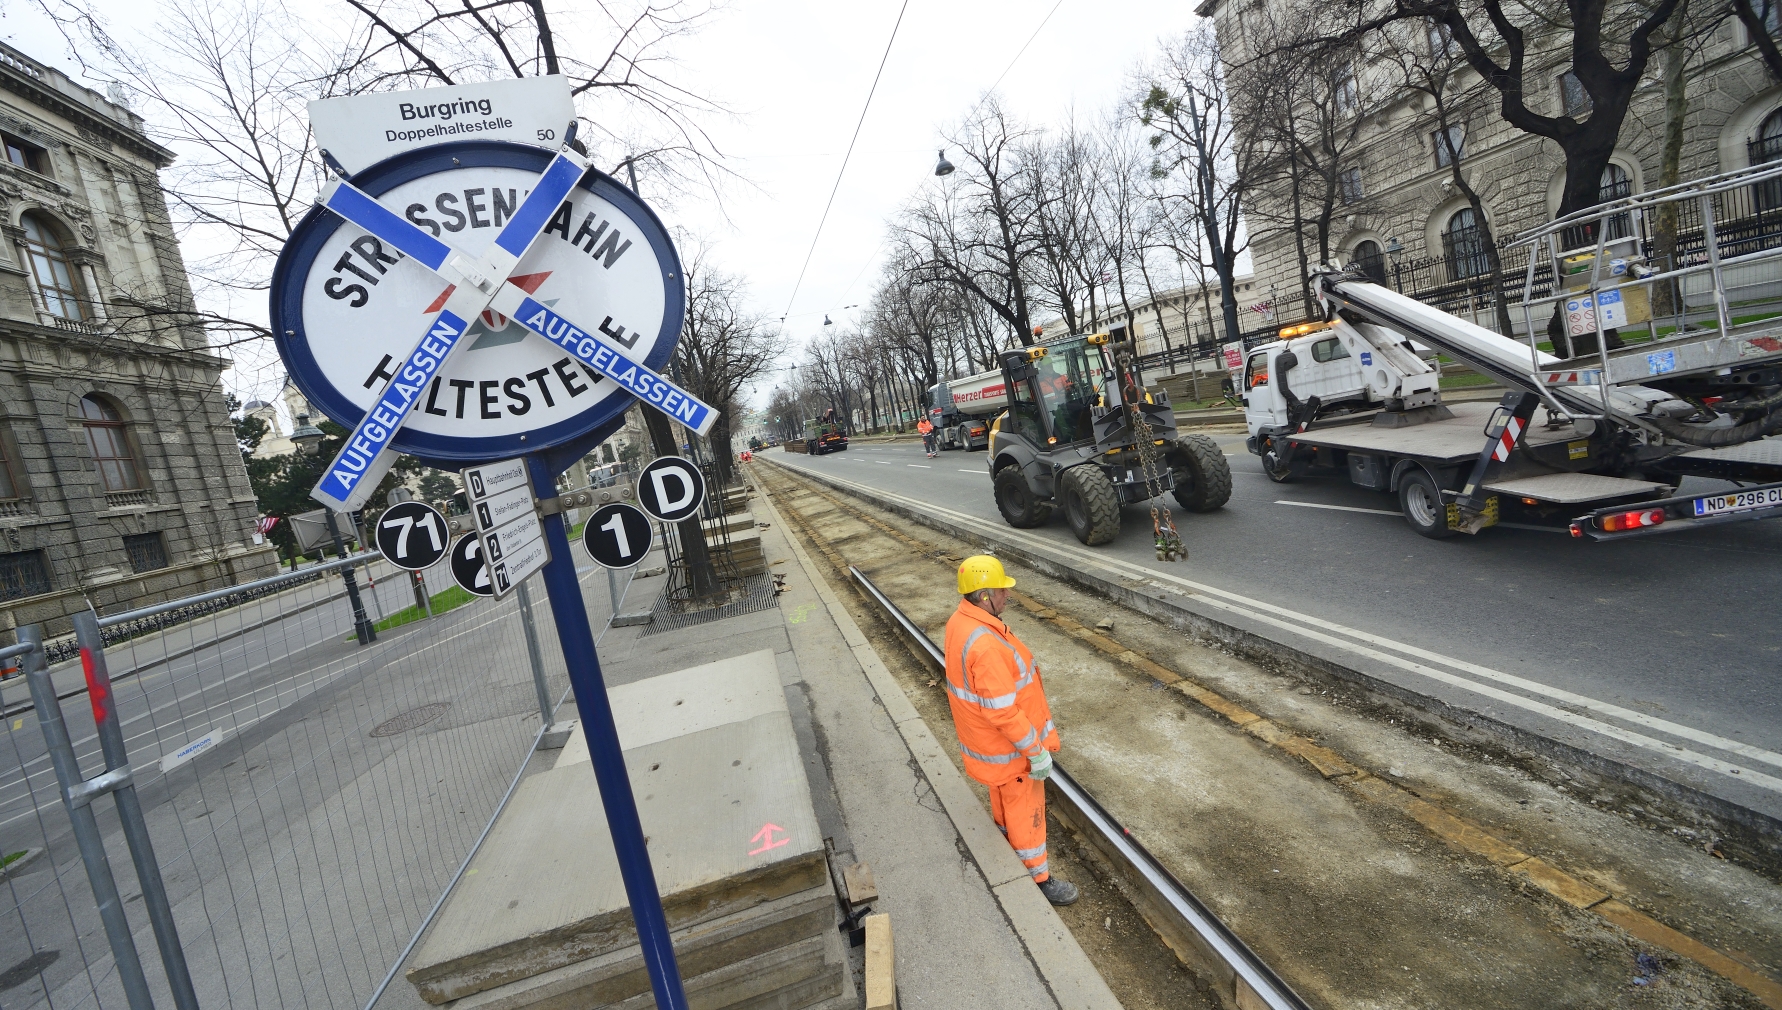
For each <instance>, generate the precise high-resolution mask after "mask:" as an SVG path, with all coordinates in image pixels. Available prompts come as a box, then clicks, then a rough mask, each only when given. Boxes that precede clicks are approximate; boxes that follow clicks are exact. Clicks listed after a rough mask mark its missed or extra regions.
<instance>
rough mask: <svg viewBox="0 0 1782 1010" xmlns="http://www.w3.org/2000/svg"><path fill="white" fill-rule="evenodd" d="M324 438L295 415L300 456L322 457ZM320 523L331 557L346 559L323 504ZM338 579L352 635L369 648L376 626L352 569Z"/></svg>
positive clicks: (295, 440)
mask: <svg viewBox="0 0 1782 1010" xmlns="http://www.w3.org/2000/svg"><path fill="white" fill-rule="evenodd" d="M326 437H327V436H326V435H325V434H323V432H322V429H320V428H318V427H316V426H315V425H313V424H311V423H309V415H308V414H298V415H297V427H295V428H293V429H291V442H292V443H293V444H295V445H296V446H297V454H298V455H299V456H319V455H321V452H322V439H324V438H326ZM322 521H323V522H326V523H327V524H328V535H329V536H331V537H333V538H334V555H335V556H336V557H340V558H344V557H346V556H347V550H346V541H345V540H343V539H342V538H341V536H340V524H339V523H337V522H335V519H334V510H333V509H331V508H329V507H327V506H326V505H324V506H322ZM340 577H341V580H342V581H344V582H345V583H346V591H347V599H349V600H350V601H352V605H353V632H354V634H356V635H357V636H358V637H359V644H360V645H370V644H371V643H373V642H375V641H377V627H376V626H375V625H373V624H372V623H371V618H370V617H368V616H366V614H365V604H364V603H363V602H362V601H361V600H360V599H359V580H357V579H355V578H354V577H353V566H351V565H348V566H346V567H345V568H343V569H341V570H340Z"/></svg>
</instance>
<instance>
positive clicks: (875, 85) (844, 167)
mask: <svg viewBox="0 0 1782 1010" xmlns="http://www.w3.org/2000/svg"><path fill="white" fill-rule="evenodd" d="M1060 2H1062V0H1060ZM909 9H910V0H903V6H902V7H899V8H898V9H897V21H896V23H894V24H893V25H892V26H891V37H890V38H888V39H886V40H885V54H884V55H883V56H880V57H879V69H878V71H877V72H876V73H874V74H873V75H872V87H871V88H870V89H868V91H867V92H866V104H865V105H863V106H861V108H860V120H859V121H858V122H856V123H855V124H854V136H853V137H851V138H850V139H849V140H848V153H847V154H844V155H842V163H841V168H839V169H837V170H836V172H835V185H834V186H833V187H831V188H830V190H829V202H828V203H825V204H824V205H823V216H822V217H821V218H819V219H818V220H817V233H816V234H815V235H812V236H811V247H810V249H809V250H808V251H806V252H805V254H804V266H802V267H799V268H798V280H797V281H796V282H795V283H794V284H793V285H792V297H791V298H789V299H787V300H786V311H785V313H784V315H787V316H789V315H791V314H792V306H793V305H794V304H795V303H796V302H797V301H798V289H799V288H801V287H803V286H804V275H805V272H806V271H807V270H809V269H810V268H811V257H812V256H815V255H816V253H817V240H818V239H821V238H822V237H823V225H824V224H826V223H828V221H829V209H830V208H831V207H833V206H835V194H837V193H839V192H841V181H842V176H843V175H845V174H847V171H848V160H849V159H850V158H852V157H854V144H855V143H856V142H857V141H859V140H860V128H861V127H863V126H865V125H866V113H867V112H868V110H870V109H871V108H872V97H873V96H874V95H876V94H878V91H879V78H881V77H883V76H884V74H885V63H886V62H887V61H888V60H890V59H891V46H892V45H893V44H894V43H896V41H897V30H898V29H899V28H901V27H902V26H903V15H904V12H905V11H907V10H909ZM1049 16H1050V15H1048V17H1049ZM782 318H783V317H782Z"/></svg>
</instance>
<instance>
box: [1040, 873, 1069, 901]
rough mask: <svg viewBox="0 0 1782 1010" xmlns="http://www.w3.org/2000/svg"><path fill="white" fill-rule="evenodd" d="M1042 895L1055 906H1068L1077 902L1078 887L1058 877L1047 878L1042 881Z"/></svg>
mask: <svg viewBox="0 0 1782 1010" xmlns="http://www.w3.org/2000/svg"><path fill="white" fill-rule="evenodd" d="M1039 889H1040V893H1041V894H1043V895H1045V896H1046V900H1047V901H1049V902H1051V903H1052V904H1054V905H1068V904H1070V903H1071V902H1073V901H1076V900H1077V885H1075V884H1073V883H1071V882H1070V881H1068V880H1059V879H1058V878H1057V877H1047V878H1046V879H1044V880H1042V881H1040V884H1039Z"/></svg>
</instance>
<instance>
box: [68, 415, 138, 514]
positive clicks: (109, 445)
mask: <svg viewBox="0 0 1782 1010" xmlns="http://www.w3.org/2000/svg"><path fill="white" fill-rule="evenodd" d="M80 420H81V424H82V425H84V426H85V427H86V429H87V449H88V450H89V451H91V452H92V454H93V462H95V463H97V464H98V465H99V482H100V483H101V484H103V485H104V487H105V490H106V492H107V493H111V492H115V491H140V490H141V489H142V477H141V475H140V474H139V473H138V472H137V469H136V454H135V453H133V452H131V451H130V435H129V433H128V432H127V431H125V430H124V419H123V417H121V416H119V414H118V412H117V408H115V407H113V406H112V405H111V404H109V403H106V402H105V401H104V400H101V399H99V398H98V397H96V396H83V397H81V398H80Z"/></svg>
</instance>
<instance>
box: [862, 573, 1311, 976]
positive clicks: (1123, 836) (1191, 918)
mask: <svg viewBox="0 0 1782 1010" xmlns="http://www.w3.org/2000/svg"><path fill="white" fill-rule="evenodd" d="M848 574H849V575H852V576H853V577H854V581H855V582H857V583H859V584H860V587H861V588H862V589H864V590H865V591H866V593H867V595H868V596H871V597H872V598H873V600H874V601H875V602H877V603H878V605H879V607H880V608H881V609H883V610H884V612H885V614H886V616H888V617H889V618H891V620H892V622H893V623H895V624H896V625H897V626H898V627H899V628H900V629H901V630H902V631H903V633H904V635H905V637H907V638H908V639H909V641H910V644H912V645H914V646H916V647H917V648H919V649H921V650H922V652H923V653H924V654H925V655H926V656H927V657H928V661H929V663H930V664H932V665H933V666H934V667H935V668H936V669H937V670H940V671H941V672H943V673H944V672H945V670H946V656H945V654H944V653H943V652H942V651H941V649H940V647H939V646H937V645H935V644H934V641H933V640H932V639H930V638H929V637H928V635H927V633H926V632H924V631H923V630H922V629H921V628H919V627H917V626H916V624H915V622H913V621H911V620H910V619H909V617H908V616H906V615H905V614H904V612H903V611H901V610H899V609H898V608H897V605H896V604H894V603H892V602H891V600H890V599H889V598H887V597H886V596H885V594H884V593H883V592H880V591H879V587H877V586H875V585H873V583H872V580H871V579H869V578H867V577H866V574H865V573H864V572H862V571H861V570H860V569H859V568H856V567H855V566H853V565H849V566H848ZM1047 782H1048V783H1049V784H1050V785H1051V786H1052V787H1053V788H1054V789H1056V790H1057V791H1058V793H1059V794H1060V796H1061V797H1062V798H1063V799H1064V801H1065V803H1066V804H1067V805H1068V806H1069V807H1071V808H1073V809H1072V810H1071V813H1072V814H1073V815H1074V816H1072V817H1071V818H1070V819H1071V820H1072V821H1073V822H1074V823H1075V826H1077V827H1078V828H1079V829H1080V830H1084V831H1085V833H1087V834H1090V835H1092V836H1094V841H1095V843H1096V847H1097V848H1098V849H1100V850H1101V851H1102V852H1103V853H1104V854H1107V855H1109V856H1110V857H1113V858H1114V859H1115V860H1116V861H1117V862H1119V863H1121V864H1123V865H1124V867H1126V868H1127V869H1128V870H1129V871H1130V873H1131V874H1132V875H1133V876H1136V877H1137V878H1138V879H1137V880H1135V881H1132V882H1133V883H1136V884H1139V885H1140V886H1141V887H1142V888H1143V890H1144V892H1145V893H1146V895H1147V896H1148V897H1150V898H1151V899H1152V900H1151V901H1150V902H1148V904H1149V905H1150V906H1151V908H1152V909H1154V910H1156V911H1159V912H1162V913H1163V914H1164V915H1166V916H1168V917H1172V918H1173V919H1174V921H1173V922H1169V923H1167V924H1163V925H1162V928H1159V929H1158V932H1159V933H1165V932H1167V933H1171V934H1174V935H1176V936H1183V937H1185V938H1187V939H1189V940H1190V942H1192V943H1193V944H1194V946H1196V947H1198V948H1199V949H1200V950H1201V951H1202V952H1203V953H1205V954H1207V955H1210V956H1211V957H1213V958H1215V959H1217V961H1218V962H1219V963H1220V964H1221V965H1223V966H1224V967H1225V968H1226V969H1227V970H1229V971H1230V972H1231V973H1232V975H1233V976H1235V977H1236V979H1238V980H1239V981H1241V983H1242V984H1243V985H1244V986H1246V987H1248V989H1249V990H1250V992H1249V993H1248V994H1247V995H1250V996H1253V997H1255V1000H1256V1002H1250V1001H1246V1000H1239V1001H1238V1005H1240V1006H1255V1005H1257V1004H1258V1003H1259V1004H1260V1005H1262V1006H1265V1007H1268V1008H1269V1010H1311V1005H1310V1004H1308V1003H1307V1002H1306V1001H1305V1000H1304V999H1302V998H1301V997H1300V995H1299V994H1298V993H1296V992H1294V991H1293V989H1292V987H1291V986H1289V985H1288V984H1287V983H1286V982H1285V981H1283V980H1282V979H1281V977H1280V976H1279V975H1277V974H1275V972H1274V969H1272V968H1270V967H1269V966H1268V965H1267V963H1265V962H1264V961H1263V960H1262V958H1260V957H1258V956H1257V955H1256V952H1255V951H1253V950H1251V949H1250V948H1249V946H1248V945H1246V944H1245V943H1244V941H1243V940H1241V939H1239V938H1238V936H1237V934H1236V933H1233V932H1232V931H1231V929H1230V927H1228V926H1226V925H1225V923H1224V922H1222V921H1221V920H1220V919H1219V917H1218V916H1217V915H1215V914H1214V913H1213V911H1212V910H1211V909H1209V908H1208V907H1207V906H1206V904H1205V903H1204V902H1202V901H1201V900H1200V899H1199V898H1197V897H1195V896H1194V893H1193V892H1192V891H1190V890H1188V888H1187V886H1186V885H1184V884H1183V883H1182V882H1181V881H1179V880H1177V879H1176V878H1175V876H1174V875H1173V874H1171V873H1170V872H1169V870H1167V869H1165V868H1164V866H1163V864H1162V863H1160V862H1158V861H1157V858H1156V857H1155V856H1153V855H1151V853H1150V851H1149V850H1147V849H1146V848H1145V847H1144V846H1143V845H1142V844H1140V843H1139V841H1138V840H1137V839H1136V838H1134V837H1133V836H1132V832H1130V831H1129V830H1127V829H1126V828H1125V827H1124V826H1123V825H1121V824H1120V822H1119V821H1117V820H1115V819H1114V816H1113V815H1112V814H1110V813H1109V812H1108V811H1107V809H1106V808H1105V807H1103V806H1102V805H1101V803H1100V802H1098V801H1097V800H1096V799H1095V797H1094V796H1092V795H1091V794H1090V793H1089V791H1088V790H1087V789H1084V788H1083V787H1082V786H1081V785H1080V784H1078V783H1077V781H1076V779H1074V778H1072V777H1071V776H1070V774H1069V773H1068V772H1066V771H1065V770H1064V767H1063V766H1062V765H1060V764H1058V763H1056V762H1054V763H1053V765H1052V774H1051V776H1050V777H1049V778H1048V779H1047ZM1159 925H1160V924H1158V923H1155V922H1154V923H1153V927H1154V928H1156V927H1158V926H1159Z"/></svg>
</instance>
